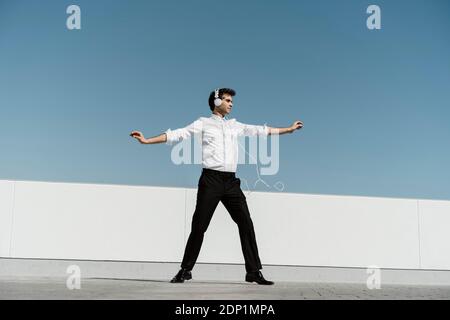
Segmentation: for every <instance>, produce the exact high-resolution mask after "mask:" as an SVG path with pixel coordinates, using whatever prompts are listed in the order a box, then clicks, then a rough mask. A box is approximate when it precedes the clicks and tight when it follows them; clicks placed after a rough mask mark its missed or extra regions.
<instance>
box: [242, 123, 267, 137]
mask: <svg viewBox="0 0 450 320" xmlns="http://www.w3.org/2000/svg"><path fill="white" fill-rule="evenodd" d="M236 127H237V129H238V133H239V134H238V135H239V136H247V137H254V136H264V137H265V136H268V135H269V127H268V126H267V125H266V124H264V125H263V126H255V125H251V124H245V123H240V122H238V121H236Z"/></svg>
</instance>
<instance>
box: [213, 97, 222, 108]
mask: <svg viewBox="0 0 450 320" xmlns="http://www.w3.org/2000/svg"><path fill="white" fill-rule="evenodd" d="M221 104H222V99H219V98H216V99H214V105H215V106H216V107H220V105H221Z"/></svg>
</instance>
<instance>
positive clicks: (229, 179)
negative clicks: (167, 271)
mask: <svg viewBox="0 0 450 320" xmlns="http://www.w3.org/2000/svg"><path fill="white" fill-rule="evenodd" d="M219 201H222V203H223V205H224V206H225V208H226V209H227V210H228V212H229V213H230V215H231V218H232V219H233V221H234V222H236V224H237V226H238V228H239V237H240V239H241V247H242V252H243V254H244V260H245V269H246V271H247V272H255V271H258V270H260V269H262V266H261V261H260V259H259V255H258V248H257V245H256V237H255V231H254V229H253V222H252V219H251V218H250V212H249V210H248V206H247V201H246V199H245V195H244V193H243V192H242V190H241V180H240V179H238V178H236V176H235V174H234V172H221V171H215V170H210V169H203V171H202V175H201V176H200V180H199V182H198V192H197V204H196V207H195V212H194V216H193V218H192V228H191V233H190V235H189V239H188V241H187V244H186V249H185V251H184V257H183V262H182V263H181V267H182V268H184V269H187V270H192V268H193V267H194V265H195V262H196V261H197V257H198V255H199V253H200V248H201V246H202V243H203V236H204V234H205V232H206V230H207V229H208V226H209V223H210V221H211V218H212V216H213V214H214V211H215V210H216V207H217V205H218V204H219Z"/></svg>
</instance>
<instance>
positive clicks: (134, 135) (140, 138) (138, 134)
mask: <svg viewBox="0 0 450 320" xmlns="http://www.w3.org/2000/svg"><path fill="white" fill-rule="evenodd" d="M130 136H131V137H132V138H135V139H136V140H138V141H139V142H140V143H145V141H146V139H145V137H144V135H143V134H142V132H140V131H132V132H131V133H130Z"/></svg>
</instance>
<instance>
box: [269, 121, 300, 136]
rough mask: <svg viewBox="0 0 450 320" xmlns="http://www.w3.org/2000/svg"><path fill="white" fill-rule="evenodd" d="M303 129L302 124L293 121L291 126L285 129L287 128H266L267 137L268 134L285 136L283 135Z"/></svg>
mask: <svg viewBox="0 0 450 320" xmlns="http://www.w3.org/2000/svg"><path fill="white" fill-rule="evenodd" d="M301 128H303V122H301V121H295V122H294V123H293V124H292V126H290V127H287V128H272V127H268V129H269V135H270V134H280V135H281V134H285V133H292V132H294V131H295V130H299V129H301Z"/></svg>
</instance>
